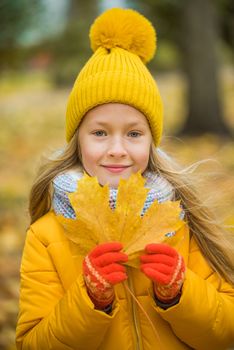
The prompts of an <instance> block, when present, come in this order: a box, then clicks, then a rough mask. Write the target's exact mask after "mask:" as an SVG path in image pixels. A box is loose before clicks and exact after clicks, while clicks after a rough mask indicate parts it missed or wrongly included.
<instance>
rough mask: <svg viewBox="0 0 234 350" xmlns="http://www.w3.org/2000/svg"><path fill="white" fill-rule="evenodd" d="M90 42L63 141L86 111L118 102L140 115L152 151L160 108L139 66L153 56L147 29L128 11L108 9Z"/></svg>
mask: <svg viewBox="0 0 234 350" xmlns="http://www.w3.org/2000/svg"><path fill="white" fill-rule="evenodd" d="M90 41H91V47H92V49H93V51H94V54H93V55H92V56H91V58H90V59H89V60H88V62H87V63H86V64H85V66H84V67H83V69H82V70H81V72H80V74H79V75H78V77H77V79H76V81H75V84H74V86H73V89H72V91H71V94H70V96H69V99H68V106H67V113H66V138H67V141H70V140H71V138H72V136H73V135H74V133H75V131H76V129H77V127H78V126H79V124H80V122H81V119H82V118H83V116H84V115H85V114H86V113H87V112H88V111H89V110H90V109H92V108H93V107H95V106H97V105H100V104H104V103H109V102H118V103H123V104H127V105H130V106H133V107H135V108H136V109H138V110H139V111H141V112H142V113H143V114H144V115H145V117H146V118H147V120H148V122H149V125H150V128H151V132H152V135H153V140H154V143H155V145H156V146H157V145H158V144H159V142H160V139H161V135H162V125H163V106H162V100H161V97H160V94H159V91H158V88H157V85H156V82H155V80H154V79H153V77H152V75H151V74H150V72H149V70H148V69H147V68H146V66H145V63H147V62H148V61H150V60H151V59H152V58H153V56H154V53H155V50H156V33H155V30H154V28H153V26H152V24H151V23H150V22H149V21H148V20H147V19H146V18H145V17H144V16H142V15H141V14H139V13H138V12H136V11H134V10H131V9H120V8H114V9H110V10H107V11H105V12H104V13H103V14H101V15H100V16H99V17H98V18H97V19H96V20H95V21H94V23H93V25H92V26H91V29H90Z"/></svg>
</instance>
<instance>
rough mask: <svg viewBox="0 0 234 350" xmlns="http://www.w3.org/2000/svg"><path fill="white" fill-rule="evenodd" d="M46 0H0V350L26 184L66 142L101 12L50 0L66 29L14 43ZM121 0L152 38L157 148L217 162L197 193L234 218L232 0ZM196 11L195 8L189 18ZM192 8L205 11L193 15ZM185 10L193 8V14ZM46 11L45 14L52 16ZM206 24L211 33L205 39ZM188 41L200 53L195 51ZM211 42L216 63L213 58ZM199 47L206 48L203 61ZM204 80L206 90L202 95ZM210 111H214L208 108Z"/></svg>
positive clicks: (5, 346)
mask: <svg viewBox="0 0 234 350" xmlns="http://www.w3.org/2000/svg"><path fill="white" fill-rule="evenodd" d="M51 2H53V1H48V2H45V1H37V2H34V1H30V0H15V1H9V0H3V1H0V72H1V75H0V110H1V114H0V122H1V128H0V169H1V172H0V350H13V349H15V346H14V337H15V325H16V319H17V312H18V295H19V268H20V259H21V254H22V248H23V244H24V239H25V233H26V229H27V227H28V225H29V216H28V211H27V206H28V202H27V201H28V194H29V190H30V186H31V184H32V182H33V178H34V176H35V173H36V169H37V168H38V165H39V163H40V158H41V154H42V153H43V152H44V153H45V154H50V153H51V152H53V151H54V150H56V149H57V148H60V147H63V145H64V143H65V137H64V125H65V112H66V102H67V97H68V94H69V92H70V88H71V84H72V82H73V81H74V79H75V77H76V74H77V73H78V71H79V69H80V67H82V65H83V63H84V62H85V61H86V60H87V58H88V57H89V56H90V54H91V50H90V48H89V43H88V40H87V37H88V28H89V25H90V24H91V22H92V20H93V18H94V17H95V16H96V15H97V14H98V12H100V3H104V1H99V2H97V1H95V0H86V1H77V0H69V1H67V2H66V1H65V2H64V1H58V2H57V6H59V3H60V4H61V3H62V2H64V3H66V4H68V6H67V10H66V11H65V10H64V13H65V12H66V13H65V15H66V16H67V21H66V25H65V26H64V30H63V31H62V32H60V33H57V36H56V35H55V36H45V37H44V39H43V40H41V41H38V40H37V41H35V42H33V44H31V45H22V46H20V44H19V36H21V41H22V35H23V33H24V32H25V30H26V31H27V28H28V27H29V26H31V29H32V28H33V26H35V23H36V20H37V21H39V22H40V18H39V17H40V16H39V14H41V13H43V12H45V11H48V8H47V6H46V4H47V3H51ZM105 2H106V3H109V4H110V3H112V1H109V2H108V1H105ZM125 2H126V3H129V6H130V7H133V8H136V9H140V10H141V11H142V13H144V14H145V15H147V16H149V18H150V19H151V20H152V22H153V23H154V24H155V26H156V28H157V32H158V38H159V39H160V42H159V45H158V53H157V55H156V58H155V60H153V62H151V63H150V69H151V70H152V71H153V72H157V74H156V73H155V78H156V80H157V83H158V85H159V89H160V91H161V94H162V97H163V101H164V108H165V128H164V130H165V132H164V135H165V136H164V140H163V147H164V148H165V149H166V151H168V152H169V153H171V154H173V155H175V156H176V157H177V158H178V159H179V161H181V162H182V163H183V164H185V165H186V164H187V165H188V164H191V163H193V162H195V161H197V160H201V159H204V158H213V159H216V160H217V162H211V163H210V165H209V166H208V165H206V166H205V165H204V167H205V171H206V173H207V172H208V173H209V175H210V178H211V179H212V180H210V181H208V183H207V185H206V191H205V192H207V193H205V194H207V196H209V193H211V195H210V200H211V202H213V204H214V206H215V207H217V208H216V210H217V215H219V216H220V217H221V218H223V220H224V221H225V223H226V224H230V225H234V181H233V180H234V141H233V139H232V136H233V134H234V66H233V45H234V35H233V33H234V30H233V28H234V26H233V13H234V6H233V4H234V2H233V1H231V0H216V1H211V0H206V1H205V2H204V1H203V0H198V1H193V0H186V1H184V0H181V1H175V0H161V1H157V2H156V1H154V0H145V1H143V0H136V1H125ZM122 3H124V1H122ZM204 3H206V5H207V6H211V7H209V8H207V7H206V11H205V10H204V11H203V5H204ZM185 4H186V7H185V6H184V5H185ZM193 6H196V9H195V8H193ZM109 7H112V6H111V5H109ZM214 7H215V8H216V11H217V12H218V15H219V16H217V13H216V17H215V15H214V12H213V10H212V11H211V10H210V8H212V9H214ZM195 10H196V11H198V12H196V16H195V15H194V13H195V12H194V11H195ZM185 11H186V12H185ZM199 11H202V15H203V16H200V15H199ZM189 13H190V15H191V13H192V15H193V16H192V18H191V21H190V17H189V16H190V15H189ZM211 13H212V16H210V14H211ZM38 16H39V17H38ZM206 16H207V17H206ZM53 17H54V13H53V12H52V15H51V17H50V18H51V21H50V22H52V19H53ZM38 18H39V19H38ZM196 18H197V20H203V22H205V25H203V24H197V23H196V20H195V19H196ZM207 18H208V19H209V23H208V20H206V19H207ZM215 18H216V19H215ZM217 18H218V22H219V27H218V25H217ZM185 19H186V21H183V20H185ZM194 21H195V22H194ZM48 24H49V23H47V25H48ZM208 25H209V26H210V27H209V28H211V31H209V28H208ZM184 26H187V27H186V28H187V29H185V27H184ZM198 27H199V28H198ZM204 27H206V29H207V32H206V35H205V33H204V32H203V30H204ZM194 28H195V30H194ZM42 29H43V30H44V32H46V30H47V26H45V25H43V24H42V23H41V27H40V30H42ZM197 29H199V31H198V30H197ZM188 30H189V31H191V32H190V33H191V35H194V37H193V41H192V40H191V35H188V36H187V42H185V41H183V40H185V39H186V36H184V35H183V33H188ZM211 32H212V33H213V34H212V35H213V36H212V38H210V37H209V33H211ZM218 35H219V36H218ZM221 37H222V39H221ZM188 39H189V40H188ZM195 40H196V44H195ZM210 45H211V46H210ZM214 46H215V47H214ZM210 47H211V49H212V51H211V49H209V48H210ZM193 49H198V50H199V51H198V52H196V54H195V55H194V54H193V51H191V50H193ZM216 50H217V51H218V58H217V57H216V58H217V61H219V63H220V64H217V61H216V60H215V57H214V56H215V52H216ZM203 51H204V52H203ZM207 51H209V52H208V56H206V53H207ZM201 52H202V53H204V56H202V58H203V61H202V62H203V64H202V62H201V56H200V53H201ZM213 58H214V59H213ZM185 63H187V66H186V64H185ZM207 65H208V66H207ZM206 67H208V68H209V69H208V68H206ZM189 69H190V70H189ZM198 69H199V71H198ZM204 72H205V73H204ZM213 72H214V73H213ZM206 73H207V74H208V73H209V74H211V75H212V74H213V77H214V80H212V79H213V78H209V77H207V75H205V76H206V78H204V79H203V77H204V74H206ZM208 83H210V84H208ZM212 84H213V85H214V86H212ZM208 85H209V86H208ZM191 86H192V87H193V88H192V89H191ZM208 87H210V90H209V93H207V94H208V95H205V93H206V91H208ZM213 87H214V89H213ZM206 88H207V90H206ZM191 91H192V92H193V91H195V94H193V93H191ZM207 96H208V97H209V101H208V102H209V103H208V102H207V103H208V104H209V106H211V108H212V109H208V107H207V108H206V107H204V106H205V103H206V101H207V100H208V97H207ZM193 98H194V99H193ZM197 101H198V102H197ZM217 103H218V104H217ZM191 106H192V108H191ZM215 106H218V107H217V108H216V107H215ZM208 110H210V111H211V110H212V111H214V110H215V112H211V113H208V112H207V111H208ZM191 111H192V112H193V113H191ZM204 111H205V112H204ZM216 112H217V115H218V117H217V118H218V119H219V120H222V122H224V124H225V125H226V127H227V129H228V133H226V136H224V134H225V133H223V135H219V132H218V131H219V130H218V131H217V129H218V128H217V127H216V128H213V131H214V130H215V129H216V133H215V134H212V133H210V132H209V131H208V132H204V131H203V130H204V129H205V130H209V129H210V130H211V129H212V127H213V124H212V118H213V116H214V114H215V113H216ZM189 116H190V117H189ZM197 116H198V117H197ZM208 116H209V118H208ZM206 117H207V118H206ZM191 118H192V119H191ZM198 119H199V121H200V122H201V123H200V124H199V125H198V126H197V131H198V134H199V133H200V135H199V136H196V137H195V136H193V137H192V136H188V134H189V133H188V132H187V134H186V132H184V133H183V135H181V136H180V137H178V135H179V134H180V131H181V130H182V129H183V126H184V125H186V121H187V120H190V121H191V120H192V121H197V120H198ZM207 121H208V123H205V122H207ZM209 121H210V122H209ZM207 124H208V125H207ZM203 127H204V129H203ZM191 129H192V128H191V127H190V131H191ZM187 130H188V129H187ZM192 131H193V130H192ZM228 134H229V137H227V136H228ZM212 173H213V174H212Z"/></svg>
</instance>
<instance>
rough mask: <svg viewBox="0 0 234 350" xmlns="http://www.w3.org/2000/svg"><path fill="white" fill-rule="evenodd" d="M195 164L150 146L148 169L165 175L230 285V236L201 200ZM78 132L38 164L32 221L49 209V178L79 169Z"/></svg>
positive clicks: (197, 237)
mask: <svg viewBox="0 0 234 350" xmlns="http://www.w3.org/2000/svg"><path fill="white" fill-rule="evenodd" d="M196 166H197V163H196V164H194V165H193V166H190V167H188V168H182V167H180V166H179V165H178V164H177V163H176V162H175V161H174V160H173V159H172V158H170V157H168V155H166V153H164V152H162V151H161V150H157V149H156V150H155V148H154V147H153V146H151V149H150V157H149V163H148V170H149V171H152V172H156V173H158V174H159V175H162V176H163V177H165V178H166V179H167V180H168V181H169V182H170V183H171V184H172V185H173V186H174V189H175V194H176V199H180V200H181V203H182V205H183V208H184V210H185V214H186V219H187V221H188V225H189V228H190V234H191V236H193V237H194V239H195V241H196V243H197V244H198V246H199V248H200V250H201V252H202V254H203V255H204V257H205V258H206V260H207V262H208V263H209V265H210V266H211V268H212V269H213V270H214V271H216V272H217V273H218V274H219V275H220V276H222V277H223V278H224V279H226V280H227V281H228V282H230V283H231V284H234V276H233V269H234V259H233V257H234V254H233V253H234V252H233V242H230V240H233V237H229V234H228V232H227V231H226V230H225V229H224V226H223V225H222V224H221V223H220V222H218V220H217V219H216V217H215V215H214V213H213V212H212V210H211V209H210V208H209V207H208V206H207V205H206V204H204V203H203V201H202V200H201V199H200V192H199V190H198V189H197V188H196V179H197V177H196V174H194V171H193V170H194V169H196ZM81 167H82V162H81V154H80V149H79V144H78V131H76V133H75V134H74V136H73V138H72V139H71V141H70V142H69V143H68V144H67V146H66V147H65V149H64V150H63V151H62V152H60V154H59V155H58V156H56V157H54V158H52V159H51V158H48V159H47V160H46V161H45V162H44V164H43V165H42V166H41V167H40V169H39V173H38V175H37V178H36V179H35V182H34V184H33V186H32V189H31V192H30V201H29V213H30V216H31V223H33V222H35V221H36V220H37V219H39V218H40V217H41V216H43V215H44V214H46V213H47V212H48V211H49V210H50V209H51V200H52V191H53V190H52V186H51V184H52V180H53V179H54V178H55V177H56V176H57V175H58V174H61V173H63V172H65V171H67V170H68V169H72V168H81Z"/></svg>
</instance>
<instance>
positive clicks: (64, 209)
mask: <svg viewBox="0 0 234 350" xmlns="http://www.w3.org/2000/svg"><path fill="white" fill-rule="evenodd" d="M143 176H144V178H145V179H146V182H145V187H146V188H148V189H149V192H148V194H147V198H146V201H145V204H144V207H143V209H142V212H141V216H143V215H144V214H145V212H146V210H147V209H148V208H149V207H150V205H151V204H152V203H153V202H154V201H155V200H157V201H158V202H159V203H163V202H165V201H168V200H175V191H174V188H173V186H172V185H171V184H170V183H169V182H168V181H167V180H166V179H165V178H164V177H162V176H160V175H158V174H155V173H152V172H145V173H144V175H143ZM82 177H83V172H82V171H79V170H77V171H75V170H69V171H67V172H65V173H63V174H59V175H58V176H56V177H55V178H54V180H53V188H54V192H53V199H52V207H53V209H54V211H55V214H56V215H63V216H64V217H65V218H71V219H75V218H76V214H75V212H74V210H73V208H72V206H71V203H70V201H69V198H68V195H67V193H72V192H75V191H76V190H77V184H78V187H79V180H80V179H81V178H82ZM117 194H118V189H113V188H110V197H109V204H110V207H111V208H112V209H114V208H115V206H116V199H117ZM183 216H184V212H183V211H182V213H181V215H180V218H181V219H183ZM172 235H174V232H170V233H168V234H166V236H172Z"/></svg>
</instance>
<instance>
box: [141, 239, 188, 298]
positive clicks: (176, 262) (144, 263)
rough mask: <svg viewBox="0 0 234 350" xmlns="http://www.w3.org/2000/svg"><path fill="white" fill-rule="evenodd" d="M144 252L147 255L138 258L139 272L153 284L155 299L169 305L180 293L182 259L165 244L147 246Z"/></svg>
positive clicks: (183, 271)
mask: <svg viewBox="0 0 234 350" xmlns="http://www.w3.org/2000/svg"><path fill="white" fill-rule="evenodd" d="M145 252H146V253H147V254H146V255H143V256H141V257H140V260H141V270H142V271H143V272H144V274H145V275H146V276H147V277H149V278H150V279H151V280H152V281H153V282H154V292H155V294H156V296H157V298H158V299H159V300H160V301H162V302H164V303H170V302H171V301H172V299H174V298H175V297H176V296H177V295H178V294H179V293H180V290H181V287H182V285H183V282H184V275H185V264H184V259H183V257H182V256H181V255H180V254H179V253H178V252H177V251H176V250H175V249H174V248H172V247H170V246H169V245H166V244H155V243H152V244H148V245H147V246H146V247H145Z"/></svg>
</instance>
